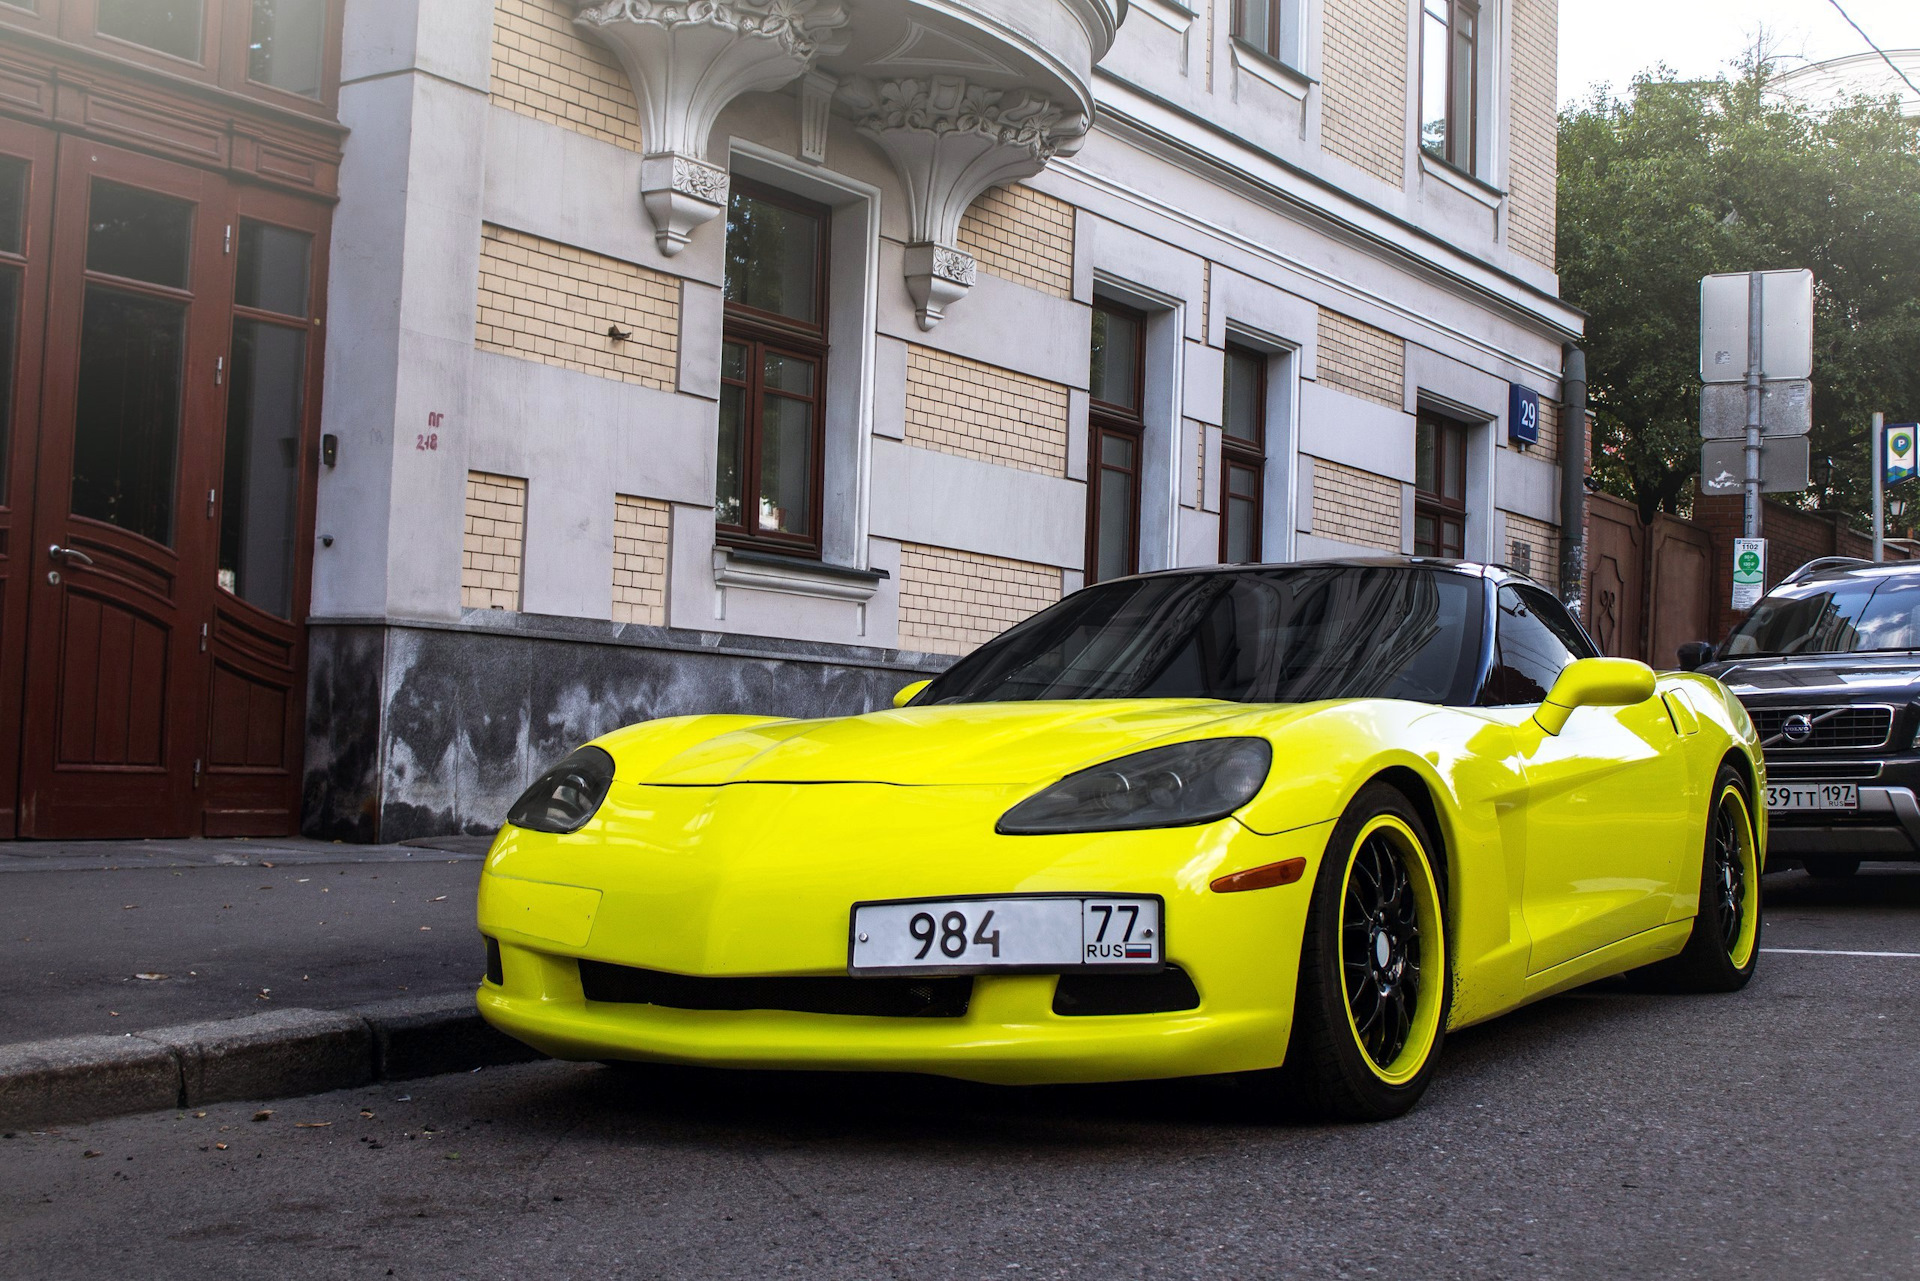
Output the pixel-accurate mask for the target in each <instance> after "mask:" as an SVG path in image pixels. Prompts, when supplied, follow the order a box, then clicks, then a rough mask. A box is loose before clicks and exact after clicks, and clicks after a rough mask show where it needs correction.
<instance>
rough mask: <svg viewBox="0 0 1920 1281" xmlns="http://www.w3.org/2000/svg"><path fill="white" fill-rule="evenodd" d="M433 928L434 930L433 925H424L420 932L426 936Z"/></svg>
mask: <svg viewBox="0 0 1920 1281" xmlns="http://www.w3.org/2000/svg"><path fill="white" fill-rule="evenodd" d="M432 928H433V927H432V926H431V925H422V926H421V927H420V932H421V933H422V934H425V933H426V932H427V931H428V930H430V929H432Z"/></svg>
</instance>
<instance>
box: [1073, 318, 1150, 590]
mask: <svg viewBox="0 0 1920 1281" xmlns="http://www.w3.org/2000/svg"><path fill="white" fill-rule="evenodd" d="M1093 305H1094V309H1095V310H1096V311H1105V312H1110V313H1112V314H1114V315H1119V316H1125V317H1126V318H1127V319H1129V320H1131V321H1133V323H1134V335H1135V338H1134V351H1133V405H1132V407H1128V406H1126V405H1116V404H1112V403H1110V402H1108V401H1104V400H1093V399H1091V398H1089V404H1088V412H1087V425H1088V432H1087V569H1086V579H1087V582H1088V583H1090V584H1091V583H1095V582H1100V581H1103V580H1102V579H1101V577H1100V515H1101V512H1100V492H1101V483H1100V482H1101V479H1102V475H1103V473H1105V472H1109V471H1111V472H1115V473H1117V474H1120V475H1124V476H1126V477H1127V478H1128V479H1127V494H1128V502H1127V517H1128V519H1127V563H1126V568H1125V570H1124V571H1123V572H1122V573H1121V574H1120V575H1118V576H1119V577H1125V576H1126V575H1127V574H1137V573H1139V572H1140V472H1141V462H1142V458H1143V455H1144V453H1145V451H1146V433H1147V422H1146V413H1145V400H1146V369H1147V313H1146V312H1144V311H1142V310H1140V309H1139V308H1137V307H1129V306H1127V305H1126V304H1124V303H1116V302H1110V301H1108V300H1106V299H1104V298H1102V299H1096V300H1095V301H1094V304H1093ZM1109 436H1112V437H1116V438H1120V439H1124V440H1126V441H1127V442H1128V443H1129V444H1130V445H1131V446H1132V449H1133V466H1132V467H1131V468H1126V467H1116V466H1114V465H1113V464H1111V463H1108V462H1106V461H1105V450H1104V449H1103V448H1102V446H1103V445H1104V444H1105V442H1106V439H1107V438H1108V437H1109Z"/></svg>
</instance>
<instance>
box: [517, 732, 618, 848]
mask: <svg viewBox="0 0 1920 1281" xmlns="http://www.w3.org/2000/svg"><path fill="white" fill-rule="evenodd" d="M612 786H613V757H611V756H609V755H607V754H606V752H604V751H602V750H601V749H600V748H598V747H582V748H580V749H579V750H578V751H576V752H574V753H573V754H572V755H571V756H568V757H567V759H565V760H563V761H561V762H560V763H559V764H558V765H556V766H554V767H553V768H552V769H550V770H548V771H547V772H546V773H544V774H542V775H541V776H540V777H539V778H537V779H535V780H534V781H533V786H532V787H529V788H528V789H527V790H526V792H525V793H523V794H522V795H521V797H520V799H519V800H517V801H515V802H514V803H513V808H512V809H510V810H508V811H507V822H509V823H511V824H513V825H514V826H515V827H524V828H526V829H527V830H528V831H532V832H552V833H554V834H556V835H565V834H566V833H568V832H577V831H579V830H580V829H581V828H582V827H585V826H586V823H587V820H588V819H590V818H592V817H593V816H594V813H595V811H597V810H598V809H599V808H600V802H602V801H604V800H606V799H607V789H608V788H610V787H612Z"/></svg>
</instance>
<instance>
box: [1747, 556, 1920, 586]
mask: <svg viewBox="0 0 1920 1281" xmlns="http://www.w3.org/2000/svg"><path fill="white" fill-rule="evenodd" d="M1822 559H1823V560H1825V559H1831V560H1838V559H1839V558H1837V557H1822ZM1914 574H1920V561H1916V560H1891V561H1887V562H1886V563H1884V564H1875V563H1874V562H1872V561H1870V560H1849V561H1847V562H1846V563H1841V564H1831V565H1822V564H1820V561H1808V562H1807V563H1806V564H1805V565H1802V566H1801V567H1800V568H1799V569H1797V570H1795V571H1794V572H1793V573H1791V574H1788V575H1787V576H1786V578H1784V579H1782V580H1781V581H1780V582H1778V583H1776V584H1774V586H1776V587H1789V586H1791V587H1802V586H1805V585H1806V584H1808V583H1830V582H1846V581H1848V580H1849V579H1875V578H1901V577H1906V576H1908V575H1914Z"/></svg>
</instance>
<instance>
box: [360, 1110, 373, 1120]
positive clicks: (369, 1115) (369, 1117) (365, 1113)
mask: <svg viewBox="0 0 1920 1281" xmlns="http://www.w3.org/2000/svg"><path fill="white" fill-rule="evenodd" d="M360 1115H361V1116H362V1117H363V1118H364V1119H366V1120H368V1121H371V1120H373V1111H372V1109H370V1108H361V1109H360Z"/></svg>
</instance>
